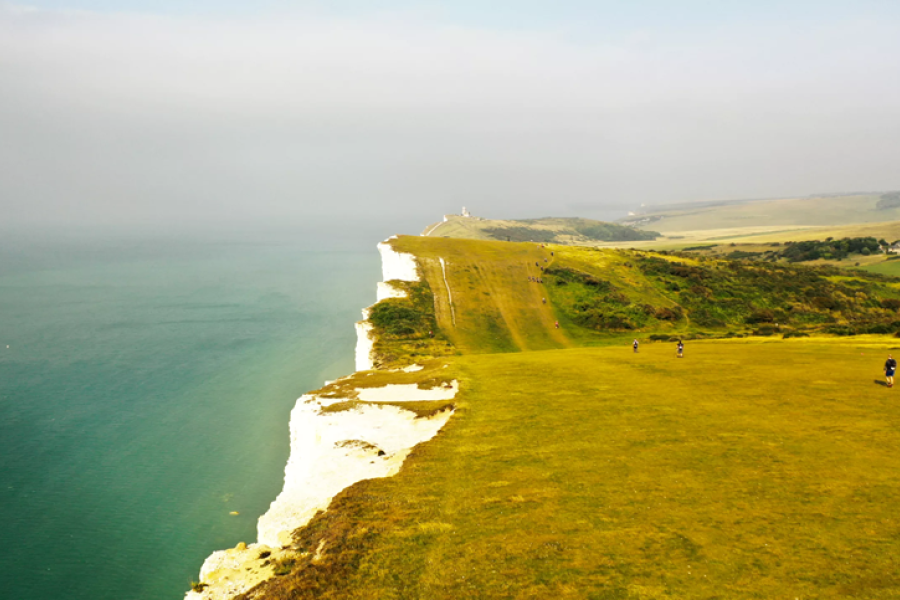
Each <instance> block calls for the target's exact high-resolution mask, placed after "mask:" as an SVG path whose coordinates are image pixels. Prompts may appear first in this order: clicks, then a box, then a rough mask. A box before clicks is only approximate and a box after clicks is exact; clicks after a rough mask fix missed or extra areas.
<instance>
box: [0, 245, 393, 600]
mask: <svg viewBox="0 0 900 600" xmlns="http://www.w3.org/2000/svg"><path fill="white" fill-rule="evenodd" d="M375 241H377V240H371V243H369V242H368V241H367V243H365V244H356V245H355V247H356V248H357V249H355V250H353V251H336V250H335V251H328V250H322V249H321V246H320V245H316V244H311V243H309V241H308V240H307V241H306V242H303V243H300V242H297V243H293V242H290V241H288V242H277V243H276V242H270V241H253V240H247V239H244V240H243V241H242V242H241V243H234V242H233V241H221V242H217V241H190V242H188V241H184V240H181V239H177V238H171V237H170V238H166V239H145V240H139V241H135V240H113V241H110V240H104V241H85V240H69V241H66V242H59V243H57V242H46V241H45V242H40V243H31V242H28V241H25V242H23V241H18V242H15V243H12V242H9V241H7V242H6V243H2V244H0V597H2V598H11V599H12V598H16V599H23V600H25V599H27V600H51V599H53V600H56V599H59V598H72V599H78V598H85V599H91V600H105V599H110V600H111V599H116V600H122V599H147V600H160V599H166V598H180V597H181V596H182V595H183V594H184V592H185V591H186V590H187V589H188V585H189V583H190V581H191V580H192V579H197V577H198V571H199V568H200V565H201V563H202V562H203V559H204V558H205V557H206V556H207V555H208V554H209V553H210V552H212V551H213V550H216V549H221V548H226V547H231V546H234V545H235V544H236V543H237V542H239V541H246V542H252V541H255V539H256V519H257V517H258V516H259V515H260V514H262V513H263V512H265V510H266V509H267V508H268V505H269V503H270V502H271V501H272V500H273V499H274V498H275V496H276V495H277V494H278V492H279V491H280V489H281V484H282V477H283V469H284V465H285V462H286V460H287V455H288V417H289V412H290V409H291V408H292V406H293V404H294V401H295V400H296V398H297V397H299V396H300V395H301V394H302V393H303V392H305V391H307V390H309V389H314V388H316V387H319V386H320V385H321V384H322V381H323V380H324V379H328V378H335V377H337V376H339V375H342V374H347V373H350V372H351V371H352V370H353V347H354V344H355V341H356V338H355V334H354V330H353V322H354V321H356V320H357V319H359V311H360V309H361V308H362V307H363V306H366V305H368V304H371V303H372V302H373V301H374V295H375V285H374V282H375V281H377V280H378V279H379V278H380V276H379V273H380V270H379V269H380V263H379V258H378V254H377V252H376V250H375V248H374V243H375ZM314 247H318V248H319V249H312V248H314ZM7 345H8V346H9V348H7ZM231 511H239V512H240V515H239V516H230V515H229V512H231Z"/></svg>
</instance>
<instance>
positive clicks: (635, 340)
mask: <svg viewBox="0 0 900 600" xmlns="http://www.w3.org/2000/svg"><path fill="white" fill-rule="evenodd" d="M631 346H632V347H633V348H634V353H635V354H637V351H638V341H637V338H634V342H632V344H631Z"/></svg>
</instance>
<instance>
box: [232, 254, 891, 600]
mask: <svg viewBox="0 0 900 600" xmlns="http://www.w3.org/2000/svg"><path fill="white" fill-rule="evenodd" d="M394 244H395V247H396V248H397V249H398V250H401V251H406V252H412V253H414V254H415V255H416V256H417V257H418V260H419V264H420V267H421V270H422V272H423V274H424V275H425V278H426V280H427V287H428V288H429V289H430V290H431V292H432V294H433V298H432V301H431V304H433V306H434V314H433V316H432V317H430V318H433V322H434V323H436V326H437V327H438V329H439V338H440V340H442V343H443V340H446V343H448V344H450V345H451V347H452V351H450V352H449V353H448V354H446V355H444V356H432V355H431V354H428V353H427V352H426V354H427V356H425V355H423V356H415V355H413V354H409V352H410V350H409V349H410V348H415V347H416V344H417V343H418V342H416V341H415V336H412V338H413V339H411V340H408V341H407V342H405V344H406V345H405V346H404V348H406V350H404V351H403V352H401V353H400V354H398V356H399V358H398V359H397V360H398V364H401V363H402V364H407V363H409V362H411V361H414V360H420V359H423V358H424V360H422V362H423V363H424V364H425V366H426V368H425V370H423V371H420V372H417V373H413V374H407V373H391V372H387V371H382V372H377V373H374V374H369V373H363V374H360V375H358V376H357V378H358V379H359V380H360V381H364V382H366V385H383V384H384V383H388V382H398V383H400V382H406V383H409V382H420V381H421V382H428V381H438V380H441V381H444V380H447V379H450V378H456V379H458V380H459V381H460V383H461V392H460V394H459V395H458V396H457V398H456V400H454V403H455V406H456V414H455V416H454V417H453V418H452V419H451V420H450V422H449V423H448V425H447V426H446V427H445V429H444V430H443V431H442V432H441V433H440V434H439V435H438V436H437V437H436V438H434V439H433V440H431V441H430V442H427V443H425V444H421V445H420V446H418V447H417V448H416V449H415V450H414V452H413V454H412V455H411V456H410V458H409V459H408V461H407V463H406V464H405V465H404V467H403V469H402V471H401V472H400V474H399V475H397V476H395V477H393V478H388V479H378V480H370V481H363V482H360V483H358V484H356V485H354V486H352V487H350V488H348V489H347V490H345V491H344V492H342V493H341V494H340V495H338V496H337V497H336V498H335V499H334V501H333V502H332V505H331V507H330V508H329V510H328V511H326V512H324V513H320V514H319V515H318V516H317V517H316V518H315V519H314V520H313V521H312V522H311V523H310V524H309V525H308V526H307V527H304V528H302V529H300V530H298V531H296V532H295V534H294V539H295V545H294V547H295V549H296V551H297V553H298V558H297V561H296V563H295V565H294V567H293V568H292V570H291V572H290V573H289V574H286V575H284V576H281V577H277V578H274V579H272V580H270V581H268V582H265V583H264V584H262V585H261V586H260V587H258V588H256V589H254V590H251V591H250V592H248V593H247V594H245V595H243V596H241V598H246V599H249V598H267V599H277V600H282V599H285V600H286V599H288V598H291V599H306V598H309V599H312V598H319V599H321V598H334V599H336V598H341V599H344V598H351V599H359V600H363V599H366V600H382V599H396V600H400V599H423V600H424V599H428V600H431V599H435V600H440V599H447V600H450V599H453V600H458V599H507V598H511V599H547V598H573V599H574V598H579V599H581V598H585V599H660V598H663V599H665V598H671V599H676V598H677V599H693V598H697V599H700V598H703V599H712V598H721V599H726V598H847V597H850V598H873V599H877V598H897V597H900V562H898V561H900V517H898V516H897V515H896V514H895V513H896V506H898V504H900V462H898V459H897V456H898V454H900V395H898V394H900V388H898V389H897V390H894V389H889V388H887V387H886V386H884V385H883V384H882V379H883V377H882V371H881V369H882V365H883V363H884V360H885V358H886V356H887V353H888V352H897V353H900V339H896V338H894V337H891V336H888V335H884V336H870V335H867V336H851V337H815V336H814V337H809V338H791V339H787V340H783V339H780V338H777V337H747V338H742V339H714V340H704V341H688V342H687V349H686V356H685V358H683V359H679V358H676V356H675V346H674V344H673V343H670V342H666V343H662V342H661V343H648V342H646V341H645V342H644V343H643V344H642V345H641V351H640V353H638V354H635V353H633V352H632V349H631V346H630V342H631V338H632V334H631V333H630V332H629V333H627V334H626V333H624V332H611V331H595V330H592V329H590V328H589V327H587V326H585V325H584V324H582V325H579V323H582V320H579V319H580V318H581V317H578V313H575V312H571V311H572V310H574V309H572V306H575V307H576V309H577V307H578V306H581V305H584V306H588V308H590V306H589V305H590V302H587V300H590V298H587V297H586V296H585V294H588V293H594V292H593V291H592V290H599V291H598V292H597V293H604V294H605V293H609V294H610V295H609V296H604V297H608V298H609V299H610V300H609V301H610V302H613V303H616V304H617V305H621V306H624V307H625V308H624V309H623V310H625V309H627V308H628V306H632V305H634V306H650V305H652V306H655V307H657V308H667V307H672V306H673V305H674V302H675V300H676V299H678V300H679V301H684V302H685V306H686V307H687V308H686V310H687V311H688V318H686V319H683V320H679V321H677V322H674V323H669V322H664V323H663V322H660V323H662V325H660V324H659V323H657V324H656V325H652V326H653V327H657V326H665V327H668V328H669V331H670V333H673V334H678V335H680V334H685V335H689V334H693V333H696V328H697V325H696V319H694V318H693V317H692V316H691V315H695V314H699V312H700V311H705V310H707V308H704V306H705V305H701V304H696V303H693V302H694V300H691V299H690V298H689V297H688V296H685V295H684V294H687V293H688V292H689V290H688V289H687V288H686V287H685V286H682V291H681V292H671V291H670V289H669V288H670V287H671V284H672V283H673V282H674V280H675V279H677V278H678V277H680V276H676V275H673V274H671V273H669V272H668V271H663V273H669V274H664V275H662V276H658V275H654V274H653V273H657V271H647V270H646V269H645V268H646V266H647V265H648V264H650V265H656V266H653V268H654V269H658V268H660V267H659V264H660V263H659V262H653V261H666V260H671V261H677V263H678V264H679V265H680V266H679V268H684V269H686V271H685V273H688V274H690V273H693V275H691V276H696V277H700V278H701V281H703V282H705V285H709V286H712V288H704V289H706V290H708V291H709V294H710V298H711V301H712V302H713V303H714V302H715V298H716V294H720V293H721V292H723V290H725V289H726V287H727V289H728V290H730V291H729V292H728V293H729V294H731V295H730V296H729V298H732V300H735V299H736V300H738V301H739V302H737V303H735V302H731V303H730V305H733V306H738V305H740V306H744V304H743V302H744V301H745V300H744V299H741V298H740V297H737V296H735V294H740V293H744V292H741V290H742V289H745V288H741V287H739V286H738V283H739V281H738V280H739V275H738V274H740V273H745V274H746V273H750V275H753V273H754V272H755V268H754V267H752V266H751V267H747V266H745V265H734V268H733V269H732V270H728V269H725V270H724V271H717V272H712V271H710V272H708V273H707V272H703V273H706V274H703V273H701V271H699V270H695V271H692V270H691V269H700V268H701V267H703V268H705V267H707V266H710V265H712V264H714V263H712V262H710V261H706V262H704V261H697V260H694V259H681V258H675V257H648V256H644V255H643V253H628V252H624V251H618V250H598V249H589V248H573V247H558V246H550V247H545V248H542V247H540V246H539V245H537V244H526V243H521V244H517V243H502V242H484V241H476V240H452V239H443V238H422V237H403V238H400V239H399V240H396V241H395V242H394ZM551 252H553V254H551ZM440 259H444V263H445V268H444V269H442V267H441V264H440ZM545 259H546V262H545ZM648 260H649V261H650V262H649V263H648V262H647V261H648ZM898 262H900V261H898ZM535 263H537V265H536V264H535ZM672 264H675V262H673V263H672ZM540 266H544V267H545V269H549V268H554V269H555V268H562V269H568V271H564V272H560V271H557V273H562V275H556V276H549V275H547V277H548V280H549V278H550V277H562V276H565V277H569V276H573V277H574V276H575V275H577V277H576V278H575V279H571V281H570V282H569V283H567V284H565V285H560V286H558V289H554V290H548V288H547V286H546V284H539V283H535V282H533V281H530V280H529V277H535V276H538V275H541V274H542V273H544V272H541V271H540ZM748 269H749V270H748ZM732 271H733V273H734V276H733V277H732V278H731V279H728V277H731V276H728V275H727V273H731V272H732ZM566 273H569V275H566ZM571 273H575V275H571ZM578 273H580V274H581V275H578ZM716 273H719V274H716ZM760 273H762V271H760ZM778 273H780V275H778V277H781V279H782V280H783V281H787V282H789V283H790V281H791V280H792V279H794V278H795V276H796V278H798V280H800V279H802V280H803V281H804V282H805V283H802V286H807V287H805V288H804V289H806V290H807V291H808V292H810V293H812V292H813V291H814V290H820V291H818V292H815V293H822V292H821V290H826V289H831V288H829V287H828V286H830V285H832V284H833V285H836V286H837V285H851V284H852V285H855V286H857V288H856V289H863V288H862V287H859V286H863V285H864V284H865V285H869V284H871V285H873V286H876V287H871V288H866V289H868V290H869V292H868V293H867V294H862V296H860V295H859V294H856V295H855V296H854V293H853V292H851V291H849V288H848V289H844V288H838V287H835V288H834V289H835V290H836V291H835V297H838V296H840V297H842V298H843V300H842V302H844V303H845V306H844V308H843V309H838V308H837V307H832V308H831V309H829V308H821V309H816V310H819V312H818V313H816V314H817V315H819V316H827V315H825V313H826V312H828V311H829V310H831V311H832V312H833V313H834V314H835V315H838V316H840V315H842V314H843V315H847V314H850V313H852V310H853V309H852V306H856V304H853V303H854V302H856V303H858V306H859V307H862V306H863V304H860V303H867V304H865V306H867V307H869V308H867V309H866V310H871V311H875V313H878V314H881V313H884V318H888V319H889V318H891V314H892V313H891V312H890V311H891V310H893V311H894V312H896V309H888V308H883V307H880V306H879V305H878V304H877V303H873V302H872V300H873V298H872V297H871V296H870V295H869V294H874V293H875V290H877V289H880V290H883V291H884V292H885V293H887V294H895V292H896V290H895V287H894V283H891V282H885V281H883V280H880V279H877V278H875V279H871V280H866V279H865V278H864V277H862V276H860V275H856V276H840V275H831V276H827V277H824V278H823V277H821V276H819V275H814V274H813V273H814V272H813V271H809V273H808V275H803V273H802V272H801V271H797V272H796V274H792V273H793V272H788V271H778ZM445 277H446V282H445ZM578 277H581V279H578ZM716 277H725V279H721V280H716ZM773 277H774V275H773ZM673 278H674V279H673ZM735 278H737V279H735ZM817 278H818V279H817ZM714 280H715V281H720V283H714ZM579 281H583V282H586V283H584V284H582V283H578V282H579ZM752 281H756V280H752ZM772 281H774V279H773V280H772ZM867 281H868V282H869V283H866V282H867ZM727 282H730V283H727ZM817 282H818V283H817ZM770 283H771V282H770V281H769V277H768V276H765V277H762V279H760V280H759V284H758V285H759V291H758V293H757V292H753V293H754V294H756V295H754V296H753V297H752V298H751V300H752V302H755V303H765V302H777V301H778V298H776V297H775V296H772V297H768V296H766V295H765V294H770V295H772V294H775V293H776V292H777V289H779V288H773V287H771V286H770ZM448 284H449V290H448ZM741 285H743V284H741ZM717 286H725V287H721V289H719V288H718V287H717ZM728 286H730V287H728ZM735 286H738V287H735ZM816 286H819V287H816ZM822 286H825V287H822ZM877 286H881V287H877ZM703 287H704V286H698V288H697V289H698V290H699V291H697V292H696V294H701V293H703V294H705V293H707V292H706V291H703V289H701V288H703ZM713 288H715V289H713ZM839 289H840V290H844V291H843V292H841V291H837V290H839ZM610 290H613V291H610ZM766 290H768V291H766ZM773 290H775V291H773ZM451 293H452V298H453V303H452V306H453V309H452V310H451V303H450V297H451ZM690 293H691V294H694V293H695V292H690ZM863 296H864V297H863ZM423 298H424V296H423ZM542 298H547V299H548V303H547V304H544V303H543V302H542ZM585 298H587V300H585ZM418 302H419V305H420V306H427V305H428V303H427V302H424V301H423V300H422V299H421V298H420V300H419V301H418ZM629 302H630V303H631V304H628V303H629ZM585 303H586V304H585ZM724 304H728V303H727V302H724ZM762 305H763V304H760V306H762ZM873 306H874V308H872V307H873ZM848 307H849V308H848ZM579 310H580V309H579ZM590 310H594V309H593V308H590ZM642 310H643V309H642ZM779 310H780V309H779ZM804 310H806V309H804ZM810 310H812V309H810ZM860 310H862V308H860ZM823 311H824V312H823ZM840 311H844V312H840ZM847 311H850V313H848V312H847ZM724 314H725V313H723V315H724ZM735 314H738V313H735ZM804 314H807V313H804ZM810 314H811V313H809V314H807V317H809V316H810ZM873 314H874V313H873ZM813 316H814V315H813ZM723 318H724V316H723ZM841 319H844V317H841ZM556 320H559V321H560V324H561V327H560V328H559V329H557V328H556V327H555V326H554V322H555V321H556ZM835 320H837V319H836V318H835ZM737 326H738V327H742V326H743V325H740V324H739V325H737ZM729 327H733V325H729ZM648 333H649V332H648V331H644V332H641V333H637V334H634V335H638V336H639V337H642V338H646V337H647V335H648ZM415 335H419V334H418V333H417V334H415ZM426 342H429V343H430V342H431V338H428V340H426ZM424 343H425V342H423V344H424ZM425 350H427V348H425ZM404 352H405V353H404ZM334 385H335V386H352V385H355V384H354V380H344V381H342V382H339V383H337V384H334ZM347 404H348V405H347V406H340V407H337V408H336V410H338V409H339V410H345V409H350V408H352V404H353V403H352V402H350V403H347ZM445 405H446V402H442V403H439V405H438V404H435V405H433V406H432V405H430V404H429V405H427V406H426V405H423V406H415V407H412V408H414V409H415V410H416V411H418V412H417V414H418V413H419V412H420V413H421V414H423V415H424V414H430V413H431V412H433V411H434V410H439V409H442V408H443V407H444V406H445Z"/></svg>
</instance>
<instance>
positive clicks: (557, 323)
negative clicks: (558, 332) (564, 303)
mask: <svg viewBox="0 0 900 600" xmlns="http://www.w3.org/2000/svg"><path fill="white" fill-rule="evenodd" d="M556 328H557V329H559V321H557V322H556Z"/></svg>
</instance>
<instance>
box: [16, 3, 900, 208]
mask: <svg viewBox="0 0 900 600" xmlns="http://www.w3.org/2000/svg"><path fill="white" fill-rule="evenodd" d="M898 188H900V2H896V1H895V0H883V1H866V0H855V1H852V2H850V1H847V2H844V1H840V2H837V1H831V2H829V1H827V0H819V1H809V2H807V1H795V2H790V1H788V2H785V1H781V2H774V1H756V2H747V1H743V0H742V1H740V2H737V1H734V2H729V1H712V0H710V1H706V2H701V1H696V0H695V1H682V2H671V1H668V0H666V1H661V0H660V1H646V2H640V1H636V0H635V1H629V2H625V1H620V2H603V1H587V0H582V1H578V0H568V1H566V0H555V1H552V2H551V1H547V2H537V1H532V2H528V1H523V0H517V1H512V0H508V1H493V2H484V1H475V0H457V1H454V2H443V3H439V2H412V1H396V2H373V1H371V0H358V1H339V0H330V1H328V2H324V1H323V2H274V1H273V2H254V3H252V5H251V3H236V2H227V1H218V2H214V1H212V0H209V1H203V2H184V1H175V0H169V1H161V2H149V1H147V2H115V1H104V0H83V1H81V2H68V1H63V0H58V1H54V0H46V1H36V2H33V3H31V4H29V5H27V6H26V5H21V4H4V3H2V1H0V224H6V225H10V224H19V223H43V222H47V223H61V222H71V223H74V224H84V223H97V224H101V225H112V224H121V223H159V222H181V223H193V222H197V221H205V220H209V221H226V222H227V221H233V222H237V223H241V222H250V221H260V222H264V221H267V220H272V221H278V222H282V223H286V222H292V221H296V220H299V219H303V218H306V217H310V218H312V217H321V216H335V215H356V216H360V217H362V218H368V217H375V216H385V215H386V216H388V217H390V216H392V215H398V216H399V215H406V216H407V218H413V219H421V220H422V222H423V224H424V223H425V222H428V221H429V220H436V219H437V218H438V217H439V216H440V215H441V214H443V213H446V212H456V211H458V210H459V207H460V206H462V205H466V206H467V207H469V208H470V210H472V211H473V212H474V213H475V214H480V215H484V216H490V217H533V216H545V215H559V216H565V215H582V216H593V217H604V216H606V217H608V216H612V215H613V214H614V212H615V211H620V210H628V209H629V208H632V207H634V206H636V205H639V204H640V203H643V202H646V203H661V202H673V201H682V200H694V199H697V200H700V199H714V198H737V197H766V196H780V195H794V194H797V195H806V194H810V193H813V192H827V191H845V190H846V191H851V190H881V189H898Z"/></svg>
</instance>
